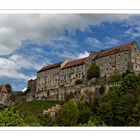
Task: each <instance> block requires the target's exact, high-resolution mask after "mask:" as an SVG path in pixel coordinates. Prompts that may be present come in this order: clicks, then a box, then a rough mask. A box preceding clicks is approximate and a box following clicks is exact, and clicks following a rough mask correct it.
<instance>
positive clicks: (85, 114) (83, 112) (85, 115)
mask: <svg viewBox="0 0 140 140" xmlns="http://www.w3.org/2000/svg"><path fill="white" fill-rule="evenodd" d="M79 110H80V113H79V118H78V123H80V124H84V123H88V121H89V119H90V117H91V116H92V115H93V113H92V111H91V109H90V108H89V107H88V106H87V105H86V104H82V105H80V107H79Z"/></svg>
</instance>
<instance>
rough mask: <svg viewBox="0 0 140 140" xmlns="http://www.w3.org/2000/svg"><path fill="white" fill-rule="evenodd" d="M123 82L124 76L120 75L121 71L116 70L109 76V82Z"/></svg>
mask: <svg viewBox="0 0 140 140" xmlns="http://www.w3.org/2000/svg"><path fill="white" fill-rule="evenodd" d="M121 80H122V75H121V74H120V73H119V71H117V70H115V71H113V72H112V74H111V75H110V76H109V82H111V83H112V82H119V81H121Z"/></svg>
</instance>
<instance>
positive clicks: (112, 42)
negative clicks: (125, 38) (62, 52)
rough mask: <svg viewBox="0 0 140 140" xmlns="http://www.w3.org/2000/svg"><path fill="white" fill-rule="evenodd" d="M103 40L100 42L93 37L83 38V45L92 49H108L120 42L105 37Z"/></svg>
mask: <svg viewBox="0 0 140 140" xmlns="http://www.w3.org/2000/svg"><path fill="white" fill-rule="evenodd" d="M104 39H105V40H104V41H101V40H99V39H98V38H95V37H87V38H85V43H87V44H88V45H90V46H91V47H92V49H95V48H96V49H103V48H110V47H115V46H116V45H118V44H120V41H119V40H117V39H116V38H110V37H105V38H104Z"/></svg>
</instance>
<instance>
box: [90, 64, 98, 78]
mask: <svg viewBox="0 0 140 140" xmlns="http://www.w3.org/2000/svg"><path fill="white" fill-rule="evenodd" d="M99 77H100V69H99V67H98V66H97V65H96V64H91V66H90V67H89V69H88V71H87V79H88V80H90V79H92V78H99Z"/></svg>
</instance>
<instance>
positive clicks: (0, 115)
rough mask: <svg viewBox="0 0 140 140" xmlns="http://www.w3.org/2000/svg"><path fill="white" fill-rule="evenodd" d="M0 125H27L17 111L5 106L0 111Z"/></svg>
mask: <svg viewBox="0 0 140 140" xmlns="http://www.w3.org/2000/svg"><path fill="white" fill-rule="evenodd" d="M0 126H27V124H26V123H25V122H24V120H23V118H21V117H20V115H19V113H18V112H17V111H14V110H13V109H10V110H9V109H8V108H6V109H5V110H3V111H1V112H0Z"/></svg>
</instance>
